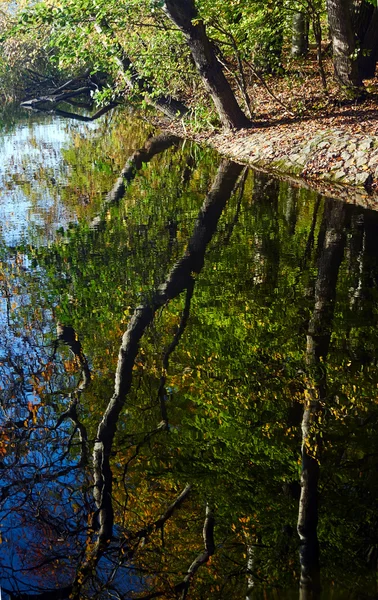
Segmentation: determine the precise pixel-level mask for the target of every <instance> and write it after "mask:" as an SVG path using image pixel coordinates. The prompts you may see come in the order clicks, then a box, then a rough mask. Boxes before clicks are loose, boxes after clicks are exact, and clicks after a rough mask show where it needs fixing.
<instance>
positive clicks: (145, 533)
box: [129, 484, 192, 540]
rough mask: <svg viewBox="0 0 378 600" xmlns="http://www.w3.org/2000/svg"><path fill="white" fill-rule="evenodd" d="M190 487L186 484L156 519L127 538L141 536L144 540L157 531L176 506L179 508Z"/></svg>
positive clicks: (161, 527)
mask: <svg viewBox="0 0 378 600" xmlns="http://www.w3.org/2000/svg"><path fill="white" fill-rule="evenodd" d="M191 489H192V487H191V485H189V484H188V485H187V486H186V487H185V488H184V490H183V491H182V492H181V494H180V495H179V496H177V498H176V500H175V501H174V502H172V504H171V505H170V506H169V507H168V508H167V510H166V511H165V512H164V513H163V514H162V515H161V516H160V517H159V518H158V519H156V521H154V522H153V523H150V525H147V526H146V527H143V529H140V530H139V531H137V532H136V533H134V534H133V535H132V536H131V538H129V539H131V540H133V539H138V538H139V539H142V538H143V539H144V540H146V539H147V538H148V537H149V536H150V535H151V534H152V533H153V532H154V531H157V530H158V529H161V530H162V529H163V527H164V525H165V523H166V522H167V521H168V520H169V519H170V518H171V517H172V515H173V514H174V512H175V511H176V510H177V509H178V508H180V506H181V504H182V503H183V502H184V500H186V498H187V497H188V495H189V493H190V491H191Z"/></svg>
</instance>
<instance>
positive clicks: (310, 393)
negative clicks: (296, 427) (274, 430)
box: [297, 201, 347, 598]
mask: <svg viewBox="0 0 378 600" xmlns="http://www.w3.org/2000/svg"><path fill="white" fill-rule="evenodd" d="M329 202H331V203H332V205H331V207H330V211H329V212H328V211H325V215H326V216H327V217H329V218H328V219H327V226H326V229H325V232H324V238H323V246H322V248H321V252H320V256H319V262H318V276H317V280H316V284H315V306H314V310H313V313H312V316H311V319H310V322H309V325H308V332H307V347H306V363H307V367H308V381H307V389H306V391H305V406H304V411H303V419H302V473H301V496H300V500H299V513H298V524H297V528H298V535H299V538H300V550H299V554H300V563H301V578H300V587H301V589H302V592H301V594H302V596H301V597H302V598H309V597H311V594H312V595H313V597H316V594H317V593H318V591H319V589H320V570H319V543H318V537H317V524H318V480H319V462H318V457H319V446H320V437H319V436H317V435H314V432H313V428H314V426H315V427H316V426H318V424H319V417H321V412H322V406H323V403H324V401H325V399H326V377H325V371H324V361H325V359H326V357H327V354H328V347H329V342H330V338H331V333H332V321H333V313H334V304H335V297H336V284H337V278H338V272H339V267H340V264H341V260H342V257H343V252H344V245H345V233H344V224H345V216H346V210H347V208H346V207H345V205H344V204H342V203H339V202H335V201H329Z"/></svg>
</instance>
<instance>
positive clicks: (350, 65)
mask: <svg viewBox="0 0 378 600" xmlns="http://www.w3.org/2000/svg"><path fill="white" fill-rule="evenodd" d="M349 2H350V0H327V12H328V22H329V27H330V32H331V37H332V46H333V65H334V69H335V75H336V78H337V80H338V82H339V84H340V86H341V88H342V89H343V90H344V92H345V93H346V94H347V96H348V97H349V98H352V99H359V98H362V97H363V96H364V87H363V83H362V79H361V77H360V74H359V71H358V63H357V57H356V55H355V53H356V45H355V39H354V33H353V29H352V19H351V12H350V4H349Z"/></svg>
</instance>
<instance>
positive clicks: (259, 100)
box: [164, 61, 378, 209]
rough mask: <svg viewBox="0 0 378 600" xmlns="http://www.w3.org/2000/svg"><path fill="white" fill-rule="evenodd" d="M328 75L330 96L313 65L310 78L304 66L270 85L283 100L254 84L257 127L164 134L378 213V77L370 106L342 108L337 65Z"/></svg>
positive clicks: (179, 129)
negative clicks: (335, 73)
mask: <svg viewBox="0 0 378 600" xmlns="http://www.w3.org/2000/svg"><path fill="white" fill-rule="evenodd" d="M326 70H327V78H328V83H329V90H328V94H327V95H325V94H324V93H322V92H321V91H319V85H318V80H317V74H316V69H315V68H314V67H311V66H308V67H307V72H306V71H305V68H304V65H303V68H302V72H301V73H300V74H298V76H297V77H295V76H294V75H295V74H294V73H291V77H290V78H289V79H288V78H285V77H281V78H272V79H270V80H269V86H270V88H271V91H272V92H273V94H274V96H275V98H274V97H273V96H272V95H271V94H269V93H268V92H267V90H266V88H265V87H264V86H262V85H260V84H257V85H253V87H252V88H251V89H250V90H249V92H250V96H251V97H253V99H254V111H255V112H254V115H253V117H252V122H253V127H252V128H251V129H244V130H240V131H232V132H226V133H223V132H216V131H214V130H212V131H209V130H208V131H205V132H204V131H202V132H200V133H199V132H195V131H193V130H190V128H189V127H188V126H185V127H184V126H183V125H182V124H181V123H176V124H167V123H165V125H164V128H165V129H166V128H167V127H168V129H169V130H171V131H172V130H173V131H174V132H175V133H176V134H178V135H181V136H184V137H189V138H191V139H194V140H195V141H197V142H199V143H202V144H207V145H210V146H212V147H213V148H215V149H216V150H218V151H219V152H220V153H221V154H223V155H225V156H229V157H230V158H232V159H233V160H236V161H240V162H243V163H246V164H249V165H250V166H252V167H254V168H258V169H261V170H264V171H268V172H272V173H273V174H274V175H275V176H278V177H283V178H285V179H290V181H291V183H294V185H300V186H306V187H309V188H311V189H316V190H318V191H319V193H322V194H324V195H326V196H331V197H336V198H341V199H343V200H345V201H348V202H352V203H357V204H361V205H363V206H365V207H372V208H375V209H378V78H377V77H375V78H374V79H372V80H370V81H369V82H366V85H367V90H368V92H369V96H368V98H367V99H366V100H365V101H364V102H363V103H360V104H356V103H351V102H344V103H340V102H338V100H337V98H338V94H339V91H338V88H337V86H335V82H334V81H333V79H332V71H333V68H332V65H331V64H330V63H329V61H328V62H327V63H326ZM299 75H300V76H299ZM280 102H284V103H285V105H286V107H287V110H285V109H284V107H283V106H282V105H281V104H280Z"/></svg>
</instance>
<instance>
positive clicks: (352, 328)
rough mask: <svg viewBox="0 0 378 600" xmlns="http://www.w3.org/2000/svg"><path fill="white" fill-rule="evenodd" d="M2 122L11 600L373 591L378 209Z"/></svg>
mask: <svg viewBox="0 0 378 600" xmlns="http://www.w3.org/2000/svg"><path fill="white" fill-rule="evenodd" d="M0 125H1V130H0V156H1V159H2V160H1V163H0V263H1V271H0V332H1V335H0V399H1V410H0V429H1V431H0V434H1V435H0V473H1V478H0V542H1V543H0V585H1V592H2V598H3V600H4V599H5V600H7V599H14V600H24V599H27V598H28V599H29V598H35V599H38V600H39V599H40V600H48V599H50V598H51V599H52V600H55V599H58V598H60V599H68V598H88V599H89V598H91V599H92V598H96V599H97V598H98V599H105V598H109V599H110V598H115V599H130V600H132V599H139V600H142V599H143V600H148V599H152V598H181V599H184V598H188V599H189V598H191V599H193V600H207V599H235V600H239V599H242V598H243V599H249V600H260V599H265V600H275V599H283V600H291V599H294V598H299V599H301V600H305V599H310V598H323V599H327V600H328V599H329V600H331V599H332V600H344V599H351V598H356V599H368V598H370V599H372V598H377V597H378V585H377V575H378V572H377V568H378V478H377V468H378V437H377V433H376V430H377V426H378V366H377V352H378V294H377V283H378V235H377V232H378V214H377V213H376V212H374V211H369V210H364V209H362V208H360V207H357V206H352V205H347V204H343V203H341V202H339V201H337V200H333V199H330V198H323V197H320V196H318V195H317V194H315V193H313V192H310V191H308V190H306V189H300V188H294V187H291V186H290V185H289V184H288V183H287V182H284V181H279V180H277V179H275V178H273V177H271V176H269V175H266V174H261V173H258V172H255V171H253V170H249V169H246V168H244V167H243V166H242V165H236V164H235V163H231V162H230V161H227V160H226V159H224V158H222V157H220V156H219V155H218V154H217V153H216V152H214V151H213V150H210V149H206V148H201V147H199V146H197V145H195V144H193V143H191V142H188V141H182V140H177V139H175V138H173V137H169V136H163V137H162V136H160V137H156V136H157V135H158V134H157V133H156V132H154V131H153V129H152V127H151V126H150V125H148V124H147V123H146V122H144V121H143V120H141V119H139V120H138V119H137V118H136V117H134V116H132V115H131V114H129V113H128V112H124V113H122V112H118V113H117V112H113V113H108V114H107V115H105V116H103V117H102V118H101V119H99V120H98V121H96V122H93V123H80V122H77V121H74V120H69V119H63V118H58V117H53V116H50V115H45V116H44V115H37V114H34V115H33V114H30V113H23V112H19V111H15V112H12V111H8V112H7V113H4V114H3V115H2V117H1V120H0ZM138 149H139V150H141V151H140V152H139V153H136V152H137V150H138ZM122 169H123V170H124V174H125V176H126V178H127V182H126V183H125V184H124V188H125V189H122V186H121V184H120V182H119V181H118V184H117V180H118V178H119V175H120V173H121V171H122ZM117 186H118V187H117ZM109 192H112V193H111V194H110V195H109Z"/></svg>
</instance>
